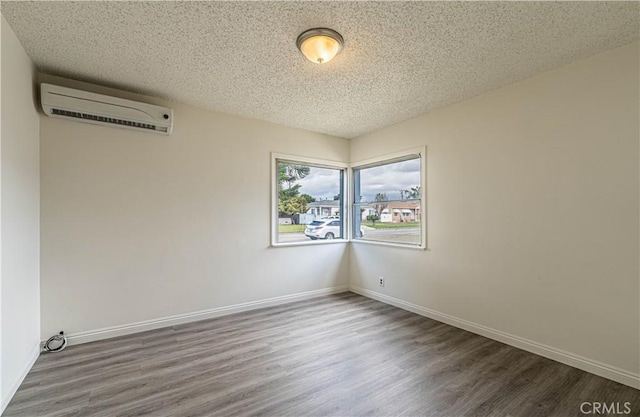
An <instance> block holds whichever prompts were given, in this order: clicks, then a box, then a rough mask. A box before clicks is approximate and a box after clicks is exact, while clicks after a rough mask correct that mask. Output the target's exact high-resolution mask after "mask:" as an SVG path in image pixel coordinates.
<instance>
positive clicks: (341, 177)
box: [271, 154, 347, 246]
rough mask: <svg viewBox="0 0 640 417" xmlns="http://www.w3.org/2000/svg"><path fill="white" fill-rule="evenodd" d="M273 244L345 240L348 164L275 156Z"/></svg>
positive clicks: (273, 168)
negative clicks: (346, 174)
mask: <svg viewBox="0 0 640 417" xmlns="http://www.w3.org/2000/svg"><path fill="white" fill-rule="evenodd" d="M272 172H273V173H272V200H273V208H272V211H273V216H272V233H271V236H272V237H271V244H272V245H274V246H278V245H297V244H314V243H328V242H334V241H344V240H346V230H347V229H346V226H345V219H346V216H345V215H344V214H345V209H346V205H345V173H346V164H341V163H337V162H331V161H323V160H317V159H311V158H303V157H296V156H290V155H282V154H272Z"/></svg>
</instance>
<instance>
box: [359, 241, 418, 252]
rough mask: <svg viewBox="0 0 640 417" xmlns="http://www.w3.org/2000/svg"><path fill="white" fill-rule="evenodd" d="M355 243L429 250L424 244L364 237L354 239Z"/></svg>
mask: <svg viewBox="0 0 640 417" xmlns="http://www.w3.org/2000/svg"><path fill="white" fill-rule="evenodd" d="M351 242H353V243H357V244H361V243H362V244H365V245H377V246H390V247H392V248H402V249H413V250H429V249H428V248H427V247H426V246H423V245H407V244H405V243H396V242H380V241H373V240H363V239H353V240H351Z"/></svg>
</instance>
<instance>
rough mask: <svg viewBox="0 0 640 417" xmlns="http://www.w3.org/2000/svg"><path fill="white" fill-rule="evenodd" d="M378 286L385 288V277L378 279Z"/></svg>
mask: <svg viewBox="0 0 640 417" xmlns="http://www.w3.org/2000/svg"><path fill="white" fill-rule="evenodd" d="M378 286H379V287H384V277H378Z"/></svg>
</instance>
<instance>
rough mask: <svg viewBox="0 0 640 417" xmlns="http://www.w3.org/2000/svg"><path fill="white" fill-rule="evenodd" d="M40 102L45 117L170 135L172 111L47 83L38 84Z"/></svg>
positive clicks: (166, 108)
mask: <svg viewBox="0 0 640 417" xmlns="http://www.w3.org/2000/svg"><path fill="white" fill-rule="evenodd" d="M40 103H41V105H42V110H43V111H44V114H46V115H47V116H49V117H57V118H61V119H67V120H73V121H76V122H82V123H89V124H95V125H103V126H110V127H119V128H122V129H129V130H138V131H140V132H147V133H155V134H159V135H170V134H171V132H172V130H173V110H172V109H170V108H168V107H163V106H156V105H154V104H149V103H142V102H138V101H133V100H126V99H122V98H119V97H112V96H106V95H104V94H97V93H92V92H89V91H83V90H76V89H73V88H67V87H62V86H59V85H53V84H48V83H42V84H41V85H40Z"/></svg>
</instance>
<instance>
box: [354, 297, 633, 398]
mask: <svg viewBox="0 0 640 417" xmlns="http://www.w3.org/2000/svg"><path fill="white" fill-rule="evenodd" d="M350 290H351V291H352V292H354V293H356V294H360V295H363V296H365V297H369V298H373V299H374V300H378V301H381V302H383V303H386V304H390V305H392V306H395V307H399V308H401V309H403V310H407V311H411V312H413V313H416V314H419V315H421V316H425V317H429V318H430V319H434V320H437V321H440V322H442V323H446V324H449V325H451V326H454V327H458V328H460V329H464V330H467V331H470V332H472V333H476V334H479V335H481V336H484V337H488V338H489V339H493V340H497V341H498V342H502V343H505V344H507V345H510V346H514V347H517V348H519V349H522V350H526V351H528V352H531V353H535V354H536V355H540V356H544V357H545V358H549V359H552V360H554V361H557V362H561V363H564V364H566V365H569V366H573V367H574V368H578V369H581V370H583V371H586V372H590V373H592V374H595V375H598V376H601V377H603V378H607V379H610V380H612V381H616V382H619V383H621V384H624V385H628V386H630V387H632V388H636V389H640V375H639V374H635V373H632V372H629V371H626V370H624V369H620V368H617V367H615V366H611V365H607V364H605V363H602V362H598V361H595V360H592V359H589V358H585V357H583V356H580V355H576V354H573V353H571V352H566V351H564V350H561V349H557V348H554V347H552V346H548V345H544V344H542V343H538V342H534V341H533V340H528V339H525V338H522V337H519V336H515V335H512V334H508V333H505V332H501V331H499V330H495V329H492V328H490V327H486V326H482V325H480V324H476V323H472V322H470V321H467V320H463V319H459V318H457V317H454V316H451V315H449V314H444V313H440V312H437V311H435V310H431V309H428V308H425V307H421V306H419V305H416V304H412V303H409V302H406V301H403V300H400V299H397V298H394V297H390V296H388V295H384V294H381V293H379V292H376V291H371V290H368V289H366V288H361V287H358V286H354V285H352V286H351V287H350Z"/></svg>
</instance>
